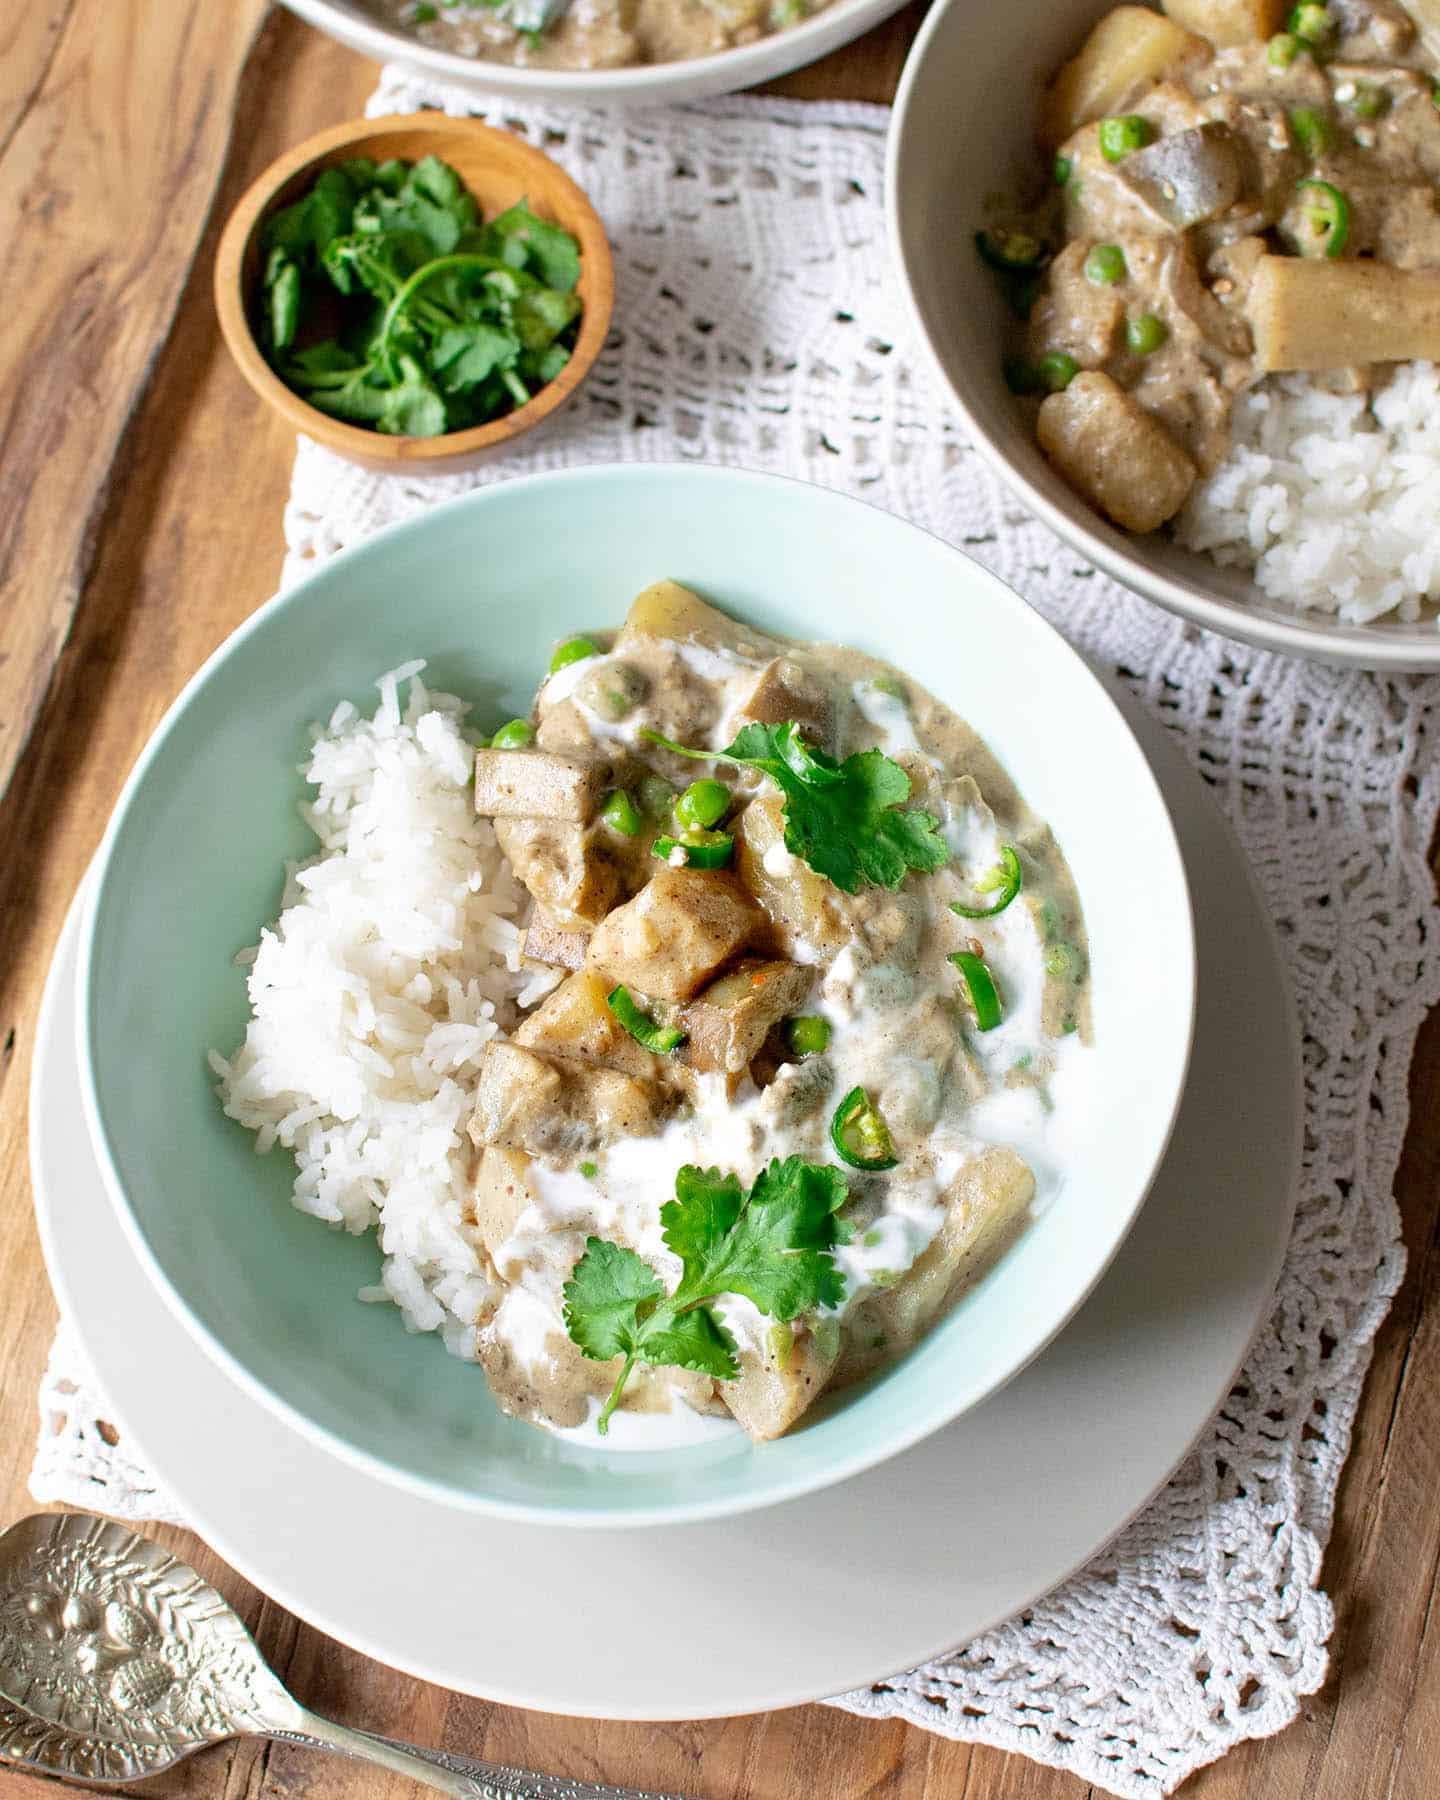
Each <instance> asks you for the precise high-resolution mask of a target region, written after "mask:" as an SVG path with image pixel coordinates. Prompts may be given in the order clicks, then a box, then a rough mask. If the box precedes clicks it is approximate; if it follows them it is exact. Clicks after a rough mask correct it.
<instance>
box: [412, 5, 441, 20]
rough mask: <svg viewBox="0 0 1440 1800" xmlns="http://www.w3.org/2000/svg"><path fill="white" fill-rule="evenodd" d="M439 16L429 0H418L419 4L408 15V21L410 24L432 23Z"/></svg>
mask: <svg viewBox="0 0 1440 1800" xmlns="http://www.w3.org/2000/svg"><path fill="white" fill-rule="evenodd" d="M439 17H440V15H439V13H438V12H436V10H435V8H434V7H433V6H431V4H430V0H420V4H419V5H418V6H417V7H416V8H415V10H414V12H412V13H411V15H410V23H411V24H412V25H433V24H434V22H435V21H436V19H438V18H439Z"/></svg>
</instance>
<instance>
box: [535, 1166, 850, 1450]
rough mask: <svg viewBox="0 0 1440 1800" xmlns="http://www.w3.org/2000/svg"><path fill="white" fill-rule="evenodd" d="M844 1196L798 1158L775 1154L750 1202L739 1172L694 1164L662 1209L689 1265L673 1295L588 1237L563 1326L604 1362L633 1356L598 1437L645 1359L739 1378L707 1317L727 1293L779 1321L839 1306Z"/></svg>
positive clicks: (839, 1180) (841, 1181)
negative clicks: (838, 1249)
mask: <svg viewBox="0 0 1440 1800" xmlns="http://www.w3.org/2000/svg"><path fill="white" fill-rule="evenodd" d="M847 1191H848V1190H847V1188H846V1185H845V1177H844V1176H843V1175H842V1174H841V1173H840V1171H839V1170H838V1169H834V1168H830V1167H828V1166H826V1165H825V1164H822V1163H807V1162H806V1161H805V1159H804V1158H803V1157H800V1156H789V1157H786V1159H785V1160H784V1161H783V1162H782V1161H781V1160H780V1159H779V1157H776V1158H775V1160H774V1161H773V1162H771V1164H770V1165H769V1167H768V1168H765V1169H762V1170H761V1171H760V1173H759V1175H758V1176H756V1178H755V1185H754V1186H753V1187H752V1188H751V1190H750V1192H749V1193H748V1194H746V1193H745V1191H744V1190H743V1189H742V1188H741V1186H740V1182H739V1179H738V1177H736V1176H735V1175H722V1174H721V1172H720V1171H719V1169H699V1168H696V1167H694V1165H693V1164H688V1163H687V1164H686V1165H685V1167H684V1168H682V1169H680V1170H679V1171H678V1172H677V1173H676V1176H675V1198H674V1199H673V1200H667V1201H666V1203H665V1205H664V1206H663V1207H661V1209H660V1223H661V1226H662V1227H663V1230H664V1237H665V1242H666V1244H667V1245H668V1246H669V1247H670V1249H671V1250H673V1251H674V1252H675V1254H676V1255H677V1256H678V1257H679V1258H680V1260H681V1263H682V1264H683V1265H684V1272H683V1274H682V1275H681V1278H680V1285H679V1286H678V1287H677V1288H676V1290H675V1292H674V1293H673V1294H667V1293H666V1292H665V1289H664V1286H663V1284H662V1283H661V1281H660V1278H659V1276H658V1275H657V1274H656V1273H655V1271H654V1270H653V1269H652V1268H651V1267H650V1265H649V1263H647V1262H646V1261H645V1260H644V1258H643V1257H640V1256H637V1255H636V1254H635V1252H634V1251H633V1250H626V1249H624V1248H623V1247H622V1246H621V1245H619V1244H612V1243H610V1242H608V1241H607V1240H606V1239H604V1238H597V1237H592V1238H587V1239H586V1240H585V1254H584V1255H583V1256H582V1257H581V1258H580V1260H579V1261H578V1262H577V1263H576V1264H575V1267H574V1268H573V1269H572V1270H571V1272H570V1279H569V1280H568V1281H567V1282H566V1283H565V1329H566V1330H567V1331H568V1332H569V1333H570V1336H571V1338H572V1339H573V1340H574V1342H575V1343H576V1344H577V1345H578V1346H579V1347H580V1349H581V1350H582V1351H583V1353H584V1354H585V1355H586V1356H588V1357H590V1358H592V1359H593V1360H594V1361H596V1362H609V1361H610V1359H611V1358H612V1357H616V1356H623V1357H624V1358H625V1366H624V1368H623V1369H621V1371H620V1374H619V1377H618V1378H617V1380H616V1382H615V1385H614V1387H613V1388H612V1389H611V1390H610V1397H609V1399H608V1400H607V1401H606V1402H605V1405H604V1408H603V1410H602V1411H601V1413H600V1417H599V1419H598V1421H597V1424H596V1428H597V1430H599V1431H600V1432H601V1433H602V1434H603V1433H604V1432H605V1431H607V1430H608V1429H609V1424H610V1415H611V1413H612V1412H614V1410H615V1408H616V1407H617V1406H618V1405H619V1403H620V1396H621V1394H622V1393H623V1392H624V1390H625V1383H626V1382H627V1381H628V1380H629V1379H630V1373H631V1370H632V1369H633V1368H634V1367H635V1365H636V1363H637V1362H643V1363H649V1364H650V1365H651V1366H652V1367H653V1366H655V1365H658V1364H662V1363H668V1364H671V1365H672V1366H674V1367H676V1368H681V1369H695V1370H697V1371H698V1372H699V1373H700V1374H702V1375H713V1376H715V1377H716V1379H717V1380H720V1381H733V1380H734V1379H735V1377H736V1376H737V1375H738V1374H739V1373H740V1362H739V1358H738V1357H737V1356H736V1353H735V1340H734V1339H733V1338H732V1337H731V1335H730V1333H729V1332H728V1331H727V1330H726V1329H725V1326H724V1324H723V1322H722V1321H721V1320H720V1319H719V1318H718V1317H717V1316H716V1314H715V1313H713V1312H712V1311H711V1310H710V1302H711V1301H713V1300H716V1299H718V1298H719V1297H720V1296H721V1295H722V1294H742V1295H744V1297H745V1298H746V1299H747V1300H751V1301H753V1302H754V1303H755V1305H756V1306H758V1307H759V1308H760V1310H761V1312H763V1313H766V1314H768V1315H769V1316H770V1317H771V1318H773V1319H779V1320H781V1321H789V1320H790V1319H794V1318H796V1317H798V1315H799V1314H801V1313H802V1312H813V1311H814V1310H815V1309H816V1308H817V1307H835V1306H839V1304H840V1302H841V1301H842V1300H843V1299H844V1297H845V1276H844V1272H843V1271H842V1270H840V1269H838V1268H837V1267H836V1266H835V1259H834V1257H833V1256H832V1255H831V1254H830V1253H831V1251H832V1250H833V1249H834V1247H835V1246H836V1245H837V1244H843V1243H846V1242H848V1240H849V1235H850V1234H849V1228H848V1227H847V1226H846V1224H845V1222H844V1220H843V1219H841V1218H840V1217H839V1216H838V1214H839V1209H840V1208H841V1207H842V1206H843V1205H844V1203H845V1199H846V1194H847Z"/></svg>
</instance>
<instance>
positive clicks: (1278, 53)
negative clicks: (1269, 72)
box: [1265, 31, 1305, 69]
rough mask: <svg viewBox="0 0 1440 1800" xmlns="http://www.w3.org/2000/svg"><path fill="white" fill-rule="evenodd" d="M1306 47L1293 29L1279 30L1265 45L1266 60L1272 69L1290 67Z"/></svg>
mask: <svg viewBox="0 0 1440 1800" xmlns="http://www.w3.org/2000/svg"><path fill="white" fill-rule="evenodd" d="M1304 49H1305V46H1304V44H1303V43H1301V41H1300V39H1299V38H1298V37H1296V36H1295V33H1294V32H1293V31H1277V32H1276V33H1275V35H1274V37H1272V38H1271V40H1270V42H1269V43H1268V44H1267V45H1266V46H1265V60H1266V62H1268V63H1269V64H1270V66H1271V68H1272V69H1288V68H1289V67H1290V65H1291V63H1293V62H1294V60H1295V58H1296V57H1297V56H1299V55H1300V54H1301V53H1302V51H1303V50H1304Z"/></svg>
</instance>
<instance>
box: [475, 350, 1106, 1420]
mask: <svg viewBox="0 0 1440 1800" xmlns="http://www.w3.org/2000/svg"><path fill="white" fill-rule="evenodd" d="M1084 379H1085V377H1083V376H1081V377H1078V378H1077V380H1076V381H1075V382H1073V383H1071V388H1072V389H1073V387H1075V386H1078V385H1079V383H1080V381H1083V380H1084ZM1067 398H1068V391H1067V392H1065V393H1058V394H1056V395H1055V396H1054V399H1055V400H1056V401H1057V402H1058V401H1064V400H1066V399H1067ZM617 683H623V684H624V686H625V691H626V692H627V694H629V695H631V696H632V697H633V705H632V706H631V707H630V708H628V709H627V711H626V712H625V714H624V716H623V717H622V718H620V719H618V720H617V719H616V718H615V717H614V716H613V713H612V710H611V709H610V708H608V707H607V705H606V703H605V695H606V694H607V692H609V691H610V689H611V688H612V687H613V686H615V685H616V684H617ZM525 723H526V725H527V728H528V731H529V736H528V737H527V738H525V739H524V741H521V742H518V743H517V744H516V745H515V747H513V748H505V747H503V746H498V747H497V746H496V745H495V744H494V743H493V742H492V744H491V745H489V746H486V747H485V748H482V749H480V750H478V751H477V752H476V772H475V795H476V803H477V807H478V808H479V810H480V811H481V812H483V813H485V814H486V815H487V816H489V817H490V818H491V819H492V820H493V822H494V829H495V832H496V837H497V840H498V841H499V843H500V844H501V847H502V848H503V849H504V850H505V851H506V854H507V855H508V856H509V857H510V859H511V863H512V867H513V869H514V871H515V874H516V875H517V877H518V878H519V880H520V881H521V882H522V883H523V884H524V886H525V887H526V888H528V890H529V892H530V895H531V897H532V900H533V902H534V909H533V911H532V913H531V914H530V916H529V917H528V918H525V919H523V920H522V926H523V932H524V936H523V940H522V943H521V951H522V953H523V955H524V956H525V958H526V959H527V962H528V964H529V965H530V966H531V967H532V968H533V969H535V970H536V972H537V980H538V982H539V983H540V985H541V986H543V985H544V976H545V972H546V971H549V972H550V975H549V981H550V987H549V991H548V992H545V993H544V994H543V997H542V998H540V999H539V1000H538V1002H537V1003H535V1004H534V1005H533V1006H531V1008H530V1009H529V1010H528V1011H527V1012H525V1014H524V1016H523V1017H521V1018H520V1019H519V1020H518V1021H514V1022H511V1024H510V1025H509V1027H508V1030H507V1034H506V1035H504V1036H502V1037H500V1038H497V1039H495V1040H493V1041H492V1042H490V1043H489V1044H487V1045H486V1047H485V1049H484V1052H483V1054H482V1056H481V1058H480V1061H479V1077H478V1082H477V1085H476V1099H475V1108H474V1113H473V1116H472V1118H471V1121H470V1133H471V1136H472V1138H473V1140H474V1142H475V1144H476V1146H477V1151H478V1156H477V1161H476V1165H475V1175H474V1182H475V1186H474V1219H473V1221H471V1222H470V1223H471V1224H472V1226H473V1230H474V1232H475V1234H476V1236H477V1238H478V1241H479V1242H480V1243H481V1244H482V1245H483V1249H484V1254H485V1258H486V1266H487V1271H488V1272H489V1273H490V1274H491V1275H492V1276H493V1279H494V1284H495V1298H494V1299H493V1301H492V1302H491V1303H490V1305H489V1307H488V1309H487V1311H486V1312H485V1315H484V1317H483V1318H482V1319H481V1321H480V1322H479V1327H478V1339H477V1342H478V1355H479V1360H480V1361H481V1363H482V1365H483V1367H484V1368H485V1371H486V1374H487V1376H488V1378H489V1380H490V1382H491V1385H492V1387H493V1388H494V1390H495V1392H496V1394H497V1396H498V1397H499V1399H500V1402H501V1404H502V1405H504V1406H506V1407H507V1408H508V1409H509V1410H511V1411H513V1412H516V1413H518V1414H520V1415H522V1416H525V1417H528V1418H533V1419H536V1420H538V1421H541V1422H548V1423H551V1424H556V1425H564V1426H570V1425H575V1424H579V1423H582V1422H583V1421H585V1420H586V1419H590V1420H591V1421H592V1422H594V1423H595V1425H596V1429H608V1427H609V1424H610V1419H611V1415H612V1413H613V1412H615V1411H616V1410H620V1411H625V1412H631V1411H636V1410H640V1411H644V1410H647V1409H654V1408H661V1409H663V1408H664V1407H665V1406H666V1405H667V1404H678V1403H682V1402H683V1404H684V1405H685V1406H687V1407H690V1408H692V1409H696V1408H698V1409H699V1410H701V1411H704V1410H706V1409H708V1408H720V1409H721V1410H724V1411H727V1412H728V1413H729V1415H730V1416H731V1417H733V1418H734V1419H736V1420H738V1421H739V1422H740V1424H741V1425H742V1426H743V1427H744V1428H745V1429H746V1430H747V1431H748V1432H750V1434H751V1435H752V1436H753V1437H755V1438H757V1439H761V1440H763V1439H766V1438H770V1437H774V1436H777V1435H779V1434H780V1433H781V1432H783V1431H785V1430H788V1429H790V1428H791V1427H792V1426H793V1425H794V1424H795V1423H796V1422H797V1421H798V1420H799V1419H800V1418H801V1417H802V1416H803V1414H804V1413H805V1412H806V1410H807V1409H808V1408H809V1407H810V1406H811V1404H812V1403H813V1402H814V1401H815V1400H817V1399H818V1398H819V1397H820V1396H821V1394H822V1393H824V1392H826V1391H827V1390H829V1389H831V1388H833V1387H834V1386H836V1385H837V1384H839V1383H840V1382H842V1381H844V1380H849V1379H853V1378H854V1377H855V1376H856V1375H858V1374H861V1373H864V1372H866V1371H867V1370H868V1369H869V1368H870V1367H872V1366H873V1365H874V1363H875V1361H876V1360H877V1359H878V1358H879V1356H880V1355H881V1353H882V1349H881V1347H882V1346H884V1345H889V1346H892V1347H893V1350H894V1351H896V1352H898V1351H899V1350H901V1349H903V1348H905V1347H906V1346H907V1345H908V1344H909V1343H912V1342H913V1341H914V1339H915V1337H917V1336H918V1335H919V1334H920V1332H922V1331H923V1330H924V1329H925V1327H926V1325H928V1324H929V1323H930V1322H932V1321H933V1320H934V1318H936V1317H937V1316H938V1315H939V1313H940V1312H941V1311H942V1310H943V1309H944V1307H945V1306H946V1305H947V1304H948V1303H949V1302H950V1300H952V1299H953V1298H954V1297H955V1296H956V1295H957V1294H958V1293H959V1292H960V1290H961V1288H962V1287H963V1286H964V1285H965V1283H966V1282H968V1281H969V1280H970V1279H972V1278H973V1277H974V1276H975V1275H977V1274H979V1273H980V1272H981V1271H982V1269H983V1267H984V1266H985V1261H986V1258H987V1257H988V1256H992V1255H994V1254H998V1251H999V1249H1000V1248H1001V1247H1003V1244H1004V1243H1005V1242H1006V1241H1008V1238H1009V1236H1010V1235H1012V1234H1013V1231H1014V1230H1015V1229H1017V1228H1018V1227H1019V1225H1020V1223H1021V1222H1022V1221H1023V1216H1024V1213H1025V1209H1026V1208H1027V1207H1028V1205H1029V1200H1030V1197H1031V1195H1032V1194H1033V1192H1034V1180H1033V1177H1032V1175H1031V1171H1030V1167H1029V1165H1028V1163H1027V1161H1026V1150H1022V1149H1021V1148H1012V1147H1011V1146H1010V1145H1009V1144H1008V1143H1004V1144H1001V1145H996V1144H993V1143H991V1142H990V1141H989V1135H988V1133H989V1130H990V1127H988V1126H985V1125H984V1124H983V1123H982V1122H981V1121H982V1119H983V1118H984V1116H985V1115H984V1108H985V1106H986V1105H987V1103H990V1102H993V1101H994V1100H995V1099H996V1098H997V1097H1003V1099H1004V1103H1005V1106H1006V1107H1008V1108H1010V1109H1012V1112H1013V1109H1014V1107H1015V1105H1016V1098H1015V1097H1016V1096H1017V1095H1018V1096H1019V1097H1020V1108H1021V1110H1020V1112H1019V1113H1015V1114H1014V1116H1015V1117H1017V1118H1020V1119H1023V1120H1027V1121H1029V1123H1028V1124H1027V1125H1026V1127H1025V1130H1026V1132H1029V1133H1032V1134H1033V1133H1042V1134H1043V1132H1044V1131H1046V1130H1048V1129H1049V1126H1048V1123H1047V1121H1048V1120H1049V1119H1050V1117H1051V1114H1052V1108H1053V1105H1054V1102H1053V1099H1052V1091H1053V1090H1055V1089H1056V1088H1057V1086H1058V1088H1059V1090H1060V1091H1061V1092H1062V1093H1063V1091H1064V1082H1063V1080H1062V1079H1060V1078H1059V1077H1058V1076H1057V1069H1058V1068H1059V1065H1060V1063H1061V1062H1062V1061H1063V1060H1064V1058H1066V1057H1067V1056H1072V1055H1075V1054H1078V1055H1084V1054H1086V1053H1087V1052H1086V1049H1085V1046H1086V1044H1087V1042H1088V1038H1089V995H1088V965H1087V962H1086V959H1085V958H1084V955H1083V952H1082V951H1081V949H1080V948H1079V946H1081V945H1082V944H1083V922H1082V918H1081V912H1080V906H1079V901H1078V898H1077V896H1076V894H1075V891H1074V887H1073V883H1072V882H1071V879H1070V875H1069V872H1068V870H1067V868H1066V866H1065V863H1064V860H1063V858H1062V857H1061V855H1060V852H1059V850H1058V848H1057V847H1056V845H1055V844H1054V841H1053V839H1052V838H1051V837H1050V834H1049V833H1048V832H1047V831H1046V830H1045V828H1044V827H1043V826H1042V825H1041V824H1040V823H1039V822H1038V821H1037V820H1036V819H1034V817H1033V816H1032V815H1031V814H1030V813H1029V812H1028V810H1027V809H1026V807H1025V804H1024V802H1023V800H1022V799H1021V798H1020V796H1019V795H1018V794H1017V793H1016V791H1015V789H1014V787H1013V786H1012V784H1011V783H1010V781H1009V779H1008V778H1007V776H1006V775H1005V773H1004V771H1003V769H1002V768H1001V766H1000V765H999V764H998V763H997V762H996V761H995V759H994V758H993V756H992V755H991V754H990V752H989V751H988V749H987V748H986V746H985V745H984V744H983V743H982V742H981V741H980V740H979V739H978V738H977V737H976V736H975V734H974V733H973V732H972V731H970V730H969V728H968V727H967V726H966V725H965V724H964V723H963V722H962V721H961V720H960V719H958V718H957V717H956V716H955V715H954V714H953V713H951V712H949V711H948V710H947V709H946V708H945V707H943V706H941V705H940V704H939V702H937V701H935V700H934V699H932V698H931V697H930V696H929V695H928V694H927V693H926V692H925V691H924V690H923V688H921V687H919V686H918V685H917V684H916V683H915V682H913V681H912V680H910V679H909V678H908V677H902V676H901V675H900V674H899V673H898V672H896V671H893V670H890V669H888V668H887V667H886V666H885V665H883V664H880V663H877V662H875V661H874V660H873V659H872V658H870V657H868V656H864V655H862V654H860V653H859V652H856V651H852V650H844V649H840V648H837V647H834V646H827V645H820V644H803V645H802V644H785V643H781V642H779V641H778V640H776V639H774V638H772V637H770V636H768V635H767V634H764V633H760V632H756V631H753V630H750V629H748V628H746V627H745V626H743V625H741V624H739V623H737V622H736V621H734V620H732V619H730V618H728V617H727V616H726V615H725V614H724V613H722V612H720V611H718V609H716V608H714V607H712V606H710V605H709V604H708V603H707V602H706V601H704V600H702V599H701V598H700V597H699V596H698V595H695V594H692V593H690V592H689V591H688V590H686V589H684V588H681V587H679V586H678V585H677V584H676V583H674V582H659V583H656V584H655V585H654V586H653V587H651V588H648V589H646V590H645V592H644V593H643V594H641V595H640V596H639V597H638V598H637V600H636V601H635V603H634V605H633V606H632V608H631V610H630V613H629V615H628V617H627V620H626V622H625V625H624V627H623V628H622V630H621V631H620V632H619V633H618V634H616V636H615V637H614V638H613V640H612V639H611V638H609V637H608V636H606V635H604V634H601V633H598V632H588V633H587V634H586V635H585V636H583V637H576V638H569V639H566V640H565V641H564V643H563V644H562V645H561V646H560V647H559V648H558V650H557V651H556V653H555V654H554V656H553V657H552V659H551V662H550V666H549V669H548V670H547V672H546V675H545V679H544V681H543V682H542V684H541V687H540V691H539V693H538V695H537V699H536V704H535V711H534V714H533V717H532V719H531V720H530V721H525ZM697 764H698V765H699V766H698V767H697ZM707 765H708V766H707ZM712 771H714V772H712ZM722 777H723V779H722ZM706 853H711V854H713V856H714V857H715V859H716V863H717V864H718V865H719V866H705V861H704V858H705V855H706ZM1072 947H1074V951H1073V959H1072ZM1062 957H1063V958H1064V966H1063V967H1061V961H1060V959H1061V958H1062ZM987 984H988V985H987ZM999 1116H1001V1115H997V1117H999ZM1003 1116H1005V1117H1010V1116H1011V1114H1010V1113H1006V1114H1005V1115H1003ZM1029 1141H1030V1139H1029V1137H1026V1139H1025V1144H1026V1147H1027V1149H1028V1144H1029ZM677 1271H683V1273H678V1274H677ZM677 1284H678V1285H677ZM537 1306H539V1307H540V1308H541V1312H540V1314H539V1315H537V1313H536V1311H535V1309H536V1307H537ZM537 1316H538V1317H539V1318H540V1319H541V1320H542V1324H541V1325H540V1326H537V1325H536V1318H537Z"/></svg>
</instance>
